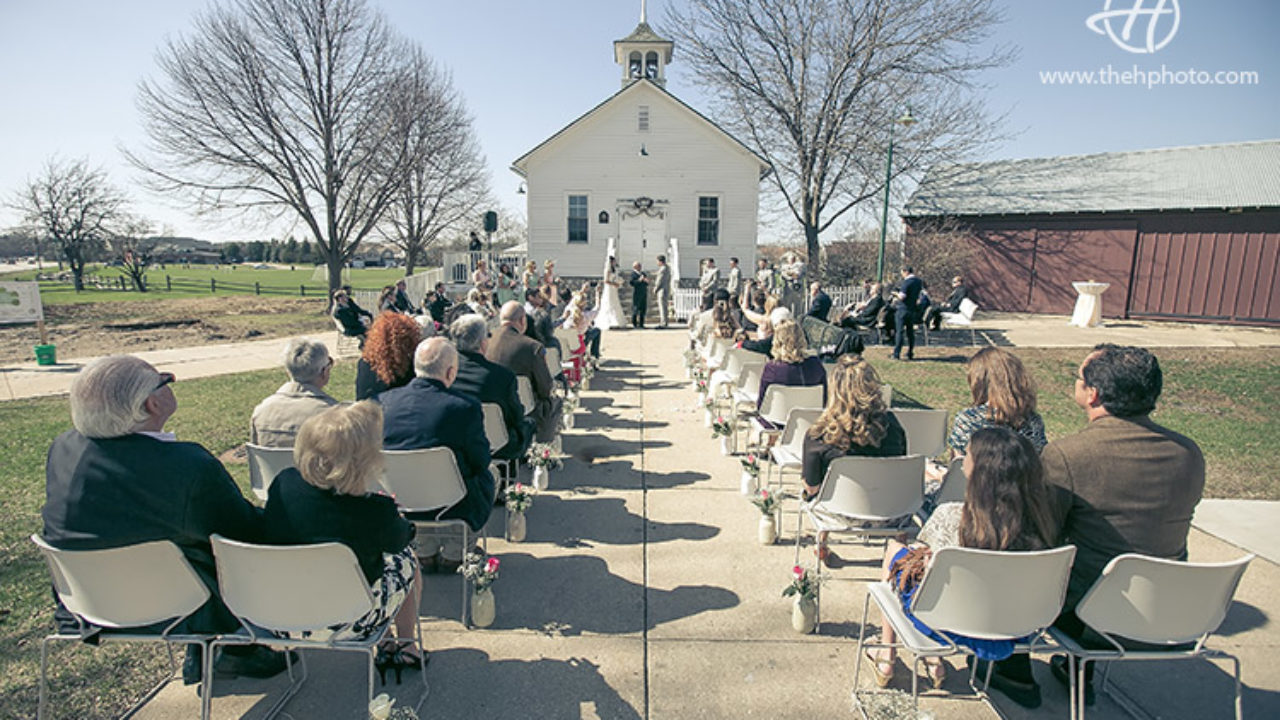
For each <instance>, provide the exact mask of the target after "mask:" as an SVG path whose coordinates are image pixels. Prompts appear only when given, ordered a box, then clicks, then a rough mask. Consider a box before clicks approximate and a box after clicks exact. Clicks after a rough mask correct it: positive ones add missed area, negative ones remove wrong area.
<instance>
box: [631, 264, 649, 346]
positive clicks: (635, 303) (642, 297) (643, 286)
mask: <svg viewBox="0 0 1280 720" xmlns="http://www.w3.org/2000/svg"><path fill="white" fill-rule="evenodd" d="M630 283H631V327H635V328H640V329H642V330H643V329H644V316H645V315H646V314H648V312H649V276H648V275H646V274H645V272H644V270H641V269H640V261H639V260H637V261H635V262H634V263H632V264H631V280H630Z"/></svg>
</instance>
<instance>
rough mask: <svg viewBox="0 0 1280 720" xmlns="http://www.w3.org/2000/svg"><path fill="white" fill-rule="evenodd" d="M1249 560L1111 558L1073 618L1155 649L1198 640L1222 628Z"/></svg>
mask: <svg viewBox="0 0 1280 720" xmlns="http://www.w3.org/2000/svg"><path fill="white" fill-rule="evenodd" d="M1251 560H1253V555H1246V556H1244V557H1242V558H1240V559H1239V560H1233V561H1231V562H1225V563H1188V562H1177V561H1174V560H1164V559H1161V558H1153V557H1147V556H1145V555H1136V554H1132V553H1130V554H1125V555H1120V556H1117V557H1115V558H1112V560H1111V562H1109V563H1107V567H1106V568H1104V569H1103V571H1102V575H1101V576H1099V578H1098V581H1097V582H1096V583H1094V585H1093V587H1092V588H1090V589H1089V592H1087V593H1085V596H1084V598H1083V599H1081V600H1080V604H1079V606H1077V607H1076V615H1078V616H1079V617H1080V619H1081V620H1082V621H1084V622H1085V623H1086V624H1087V625H1089V627H1092V628H1094V629H1095V630H1100V631H1102V632H1105V633H1107V634H1110V635H1122V636H1124V637H1127V638H1131V639H1133V640H1138V641H1141V642H1146V643H1153V644H1176V643H1185V642H1191V641H1193V640H1196V639H1198V638H1200V637H1203V636H1204V635H1207V634H1209V633H1211V632H1213V631H1214V630H1216V629H1218V626H1219V625H1221V624H1222V620H1223V618H1225V617H1226V615H1227V608H1228V607H1230V605H1231V598H1232V596H1234V595H1235V592H1236V586H1237V585H1239V584H1240V577H1241V576H1242V575H1244V570H1245V568H1246V567H1247V566H1248V565H1249V561H1251Z"/></svg>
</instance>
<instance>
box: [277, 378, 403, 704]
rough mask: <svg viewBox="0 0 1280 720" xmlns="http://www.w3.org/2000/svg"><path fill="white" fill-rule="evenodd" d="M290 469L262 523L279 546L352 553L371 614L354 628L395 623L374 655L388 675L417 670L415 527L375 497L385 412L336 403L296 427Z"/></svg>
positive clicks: (362, 633) (369, 405)
mask: <svg viewBox="0 0 1280 720" xmlns="http://www.w3.org/2000/svg"><path fill="white" fill-rule="evenodd" d="M293 462H294V467H291V468H289V469H287V470H283V471H281V473H280V474H279V475H277V476H276V478H275V481H274V482H272V483H271V489H270V490H269V491H268V493H267V506H266V509H265V510H264V511H263V526H264V527H265V528H267V533H268V535H269V538H270V541H271V542H273V543H276V544H279V545H306V544H309V543H318V542H340V543H342V544H343V545H346V546H347V547H349V548H351V551H352V552H353V553H354V554H355V556H356V561H357V562H359V564H360V570H361V571H362V572H363V573H364V576H365V579H366V580H367V581H368V582H369V587H370V590H372V592H373V599H374V603H373V609H372V610H370V611H369V613H368V614H367V615H365V616H364V617H363V618H361V619H359V620H357V621H356V622H355V624H353V625H352V627H351V630H350V632H351V633H352V634H354V635H355V636H356V637H358V638H365V637H368V636H369V635H371V634H372V633H373V632H374V630H375V629H376V628H377V627H378V626H379V625H381V624H382V623H383V622H384V621H386V619H387V618H394V620H395V630H396V637H397V638H398V639H397V640H388V641H386V642H384V643H383V645H382V647H381V648H379V650H378V658H377V666H378V670H379V672H380V673H381V674H382V675H383V679H384V682H385V675H386V671H387V670H388V669H392V670H395V672H396V679H397V682H398V681H399V676H400V672H401V670H402V669H404V668H405V667H418V666H419V665H420V664H421V662H422V658H423V656H422V655H421V654H420V653H421V652H422V650H421V648H418V647H417V642H416V641H415V640H414V637H415V635H416V634H415V632H414V631H415V629H416V626H417V620H418V601H419V595H420V592H421V590H420V588H421V583H420V582H419V579H418V570H417V568H418V562H417V558H416V557H414V548H413V537H414V526H413V523H411V522H409V521H408V520H405V519H404V517H402V516H401V515H400V511H399V509H398V508H397V507H396V502H395V500H393V499H391V498H390V497H388V496H386V495H383V494H380V493H378V492H375V490H374V489H375V488H376V487H377V484H378V476H379V475H380V474H381V473H382V408H381V407H380V406H379V405H378V404H377V403H374V402H372V401H368V400H366V401H362V402H358V403H355V404H354V405H337V406H335V407H332V408H330V409H328V410H325V411H324V412H322V413H320V414H318V415H316V416H314V417H312V418H311V419H309V420H307V421H306V422H305V423H303V424H302V427H301V428H300V429H299V430H298V438H297V441H296V443H295V444H294V446H293Z"/></svg>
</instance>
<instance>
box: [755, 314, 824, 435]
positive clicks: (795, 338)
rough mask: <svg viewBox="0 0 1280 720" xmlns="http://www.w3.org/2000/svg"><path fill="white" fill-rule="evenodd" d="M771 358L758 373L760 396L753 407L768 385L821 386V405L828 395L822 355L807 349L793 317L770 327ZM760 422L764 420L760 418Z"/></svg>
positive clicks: (760, 400) (757, 405)
mask: <svg viewBox="0 0 1280 720" xmlns="http://www.w3.org/2000/svg"><path fill="white" fill-rule="evenodd" d="M769 355H770V356H771V357H772V358H773V359H772V360H770V361H769V362H767V363H765V366H764V370H763V371H762V372H761V373H760V397H759V398H758V399H757V401H756V409H757V410H759V409H760V404H761V403H763V402H764V393H765V390H767V389H768V388H769V386H770V385H791V386H801V387H808V386H810V385H821V386H822V398H823V404H824V405H825V404H826V397H827V370H826V368H824V367H823V366H822V358H820V357H818V356H817V355H814V354H812V353H810V352H809V350H808V349H807V347H806V345H805V342H804V332H803V331H802V330H800V326H799V325H798V324H797V323H796V321H795V320H790V319H788V320H783V321H782V322H780V323H778V326H777V327H776V328H774V330H773V343H772V347H771V348H770V350H769ZM761 422H766V421H764V420H761Z"/></svg>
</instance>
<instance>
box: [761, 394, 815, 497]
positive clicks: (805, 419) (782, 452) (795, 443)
mask: <svg viewBox="0 0 1280 720" xmlns="http://www.w3.org/2000/svg"><path fill="white" fill-rule="evenodd" d="M820 415H822V408H792V409H791V412H790V413H789V414H788V415H787V424H786V425H784V426H783V427H782V435H781V437H779V438H778V442H777V443H775V444H774V446H773V447H771V448H769V472H768V474H766V475H765V484H768V482H769V478H770V477H772V475H773V470H774V469H775V468H776V469H777V472H778V488H779V489H781V488H782V475H783V473H785V472H786V471H788V470H793V471H795V472H796V473H797V474H798V473H799V472H800V471H801V469H802V467H803V465H804V436H805V434H806V433H808V432H809V428H811V427H813V423H814V421H816V420H817V419H818V416H820Z"/></svg>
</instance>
